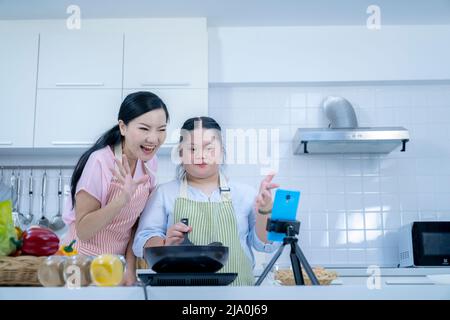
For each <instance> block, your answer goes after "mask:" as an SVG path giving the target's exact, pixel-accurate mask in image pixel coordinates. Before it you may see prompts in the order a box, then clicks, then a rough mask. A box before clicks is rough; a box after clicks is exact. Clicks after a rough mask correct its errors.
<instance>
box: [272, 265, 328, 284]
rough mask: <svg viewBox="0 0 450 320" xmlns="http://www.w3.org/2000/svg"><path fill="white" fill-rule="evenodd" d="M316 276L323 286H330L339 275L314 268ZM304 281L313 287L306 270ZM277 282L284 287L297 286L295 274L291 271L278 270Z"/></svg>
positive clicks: (276, 273) (303, 272)
mask: <svg viewBox="0 0 450 320" xmlns="http://www.w3.org/2000/svg"><path fill="white" fill-rule="evenodd" d="M313 271H314V274H315V275H316V278H317V280H319V283H320V284H321V285H329V284H330V283H331V282H332V281H333V280H334V279H336V278H337V273H336V272H334V271H329V270H325V269H324V268H321V267H316V268H313ZM302 274H303V279H304V280H305V285H311V280H310V279H309V278H308V275H307V274H306V272H305V270H304V269H303V268H302ZM275 280H277V281H279V282H280V283H281V284H282V285H285V286H293V285H295V279H294V273H293V272H292V270H291V269H284V270H277V271H275Z"/></svg>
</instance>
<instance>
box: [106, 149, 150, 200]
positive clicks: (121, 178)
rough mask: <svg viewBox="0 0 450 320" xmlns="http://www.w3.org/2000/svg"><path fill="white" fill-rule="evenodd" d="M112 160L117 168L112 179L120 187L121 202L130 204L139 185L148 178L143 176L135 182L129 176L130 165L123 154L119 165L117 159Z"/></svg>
mask: <svg viewBox="0 0 450 320" xmlns="http://www.w3.org/2000/svg"><path fill="white" fill-rule="evenodd" d="M114 160H115V162H116V164H117V168H118V169H116V168H115V169H114V171H113V173H114V177H115V178H116V182H115V183H116V184H117V185H119V186H120V187H121V189H122V192H121V194H120V197H121V200H122V201H123V204H124V205H126V204H128V203H129V202H130V200H131V198H132V197H133V195H134V193H135V192H136V189H137V188H138V187H139V185H141V184H143V183H145V182H147V181H148V178H149V176H148V175H144V176H142V177H141V178H139V180H136V181H135V180H133V177H132V176H131V169H130V164H129V163H128V158H127V156H126V155H125V154H124V155H123V156H122V163H120V161H119V160H117V159H114Z"/></svg>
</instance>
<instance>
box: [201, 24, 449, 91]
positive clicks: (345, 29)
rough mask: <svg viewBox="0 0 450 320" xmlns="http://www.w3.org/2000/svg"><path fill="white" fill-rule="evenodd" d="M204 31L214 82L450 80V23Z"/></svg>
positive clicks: (284, 82)
mask: <svg viewBox="0 0 450 320" xmlns="http://www.w3.org/2000/svg"><path fill="white" fill-rule="evenodd" d="M208 34H209V48H210V52H209V54H210V61H209V68H210V70H209V71H210V74H209V80H210V83H214V84H217V85H220V84H224V83H245V84H258V83H281V84H286V83H294V84H298V83H320V82H325V83H327V82H356V81H430V80H432V81H434V80H438V81H441V80H448V79H450V63H449V61H448V57H449V56H450V41H449V39H450V25H411V26H403V25H399V26H385V25H383V27H382V28H381V29H380V30H369V29H368V28H366V27H365V26H289V27H217V28H209V29H208ZM445 39H447V40H445Z"/></svg>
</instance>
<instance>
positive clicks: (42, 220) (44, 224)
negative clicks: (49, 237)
mask: <svg viewBox="0 0 450 320" xmlns="http://www.w3.org/2000/svg"><path fill="white" fill-rule="evenodd" d="M46 191H47V172H46V171H44V174H43V175H42V190H41V218H40V219H39V222H38V224H39V225H40V226H41V227H45V228H48V227H49V225H50V221H48V219H47V218H46V217H45V213H44V212H45V205H46V203H45V197H46Z"/></svg>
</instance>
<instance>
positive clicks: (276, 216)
mask: <svg viewBox="0 0 450 320" xmlns="http://www.w3.org/2000/svg"><path fill="white" fill-rule="evenodd" d="M299 202H300V191H294V190H283V189H278V190H277V191H276V193H275V200H274V201H273V207H272V216H271V218H270V219H271V220H291V221H295V219H296V217H297V208H298V204H299ZM285 236H286V234H284V233H277V232H269V233H268V235H267V239H268V240H270V241H283V239H284V237H285Z"/></svg>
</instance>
